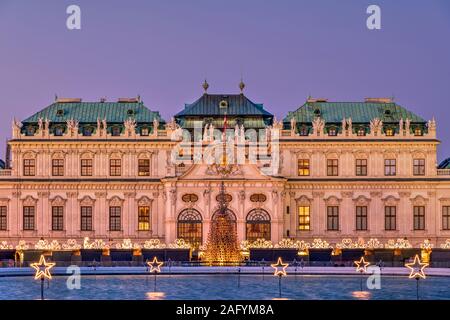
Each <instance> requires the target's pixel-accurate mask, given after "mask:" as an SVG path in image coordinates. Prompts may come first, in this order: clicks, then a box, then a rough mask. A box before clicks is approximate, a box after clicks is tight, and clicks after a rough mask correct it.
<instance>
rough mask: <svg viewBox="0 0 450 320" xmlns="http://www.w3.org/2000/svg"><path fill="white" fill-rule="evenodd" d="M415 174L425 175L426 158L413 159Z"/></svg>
mask: <svg viewBox="0 0 450 320" xmlns="http://www.w3.org/2000/svg"><path fill="white" fill-rule="evenodd" d="M413 174H414V175H415V176H424V175H425V159H414V160H413Z"/></svg>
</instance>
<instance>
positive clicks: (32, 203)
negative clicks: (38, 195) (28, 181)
mask: <svg viewBox="0 0 450 320" xmlns="http://www.w3.org/2000/svg"><path fill="white" fill-rule="evenodd" d="M37 201H38V199H35V198H33V197H32V196H27V197H26V198H24V199H23V201H22V204H23V206H25V207H33V206H35V205H36V203H37Z"/></svg>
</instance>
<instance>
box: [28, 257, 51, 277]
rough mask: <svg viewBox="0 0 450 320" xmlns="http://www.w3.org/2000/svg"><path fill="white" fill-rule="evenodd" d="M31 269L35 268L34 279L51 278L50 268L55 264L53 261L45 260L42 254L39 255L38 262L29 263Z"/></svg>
mask: <svg viewBox="0 0 450 320" xmlns="http://www.w3.org/2000/svg"><path fill="white" fill-rule="evenodd" d="M30 266H31V267H32V268H33V269H35V270H36V274H35V275H34V279H35V280H38V279H45V278H47V279H51V278H52V275H51V273H50V269H51V268H53V267H54V266H55V263H53V262H46V261H45V257H44V255H41V258H40V259H39V262H35V263H32V264H31V265H30Z"/></svg>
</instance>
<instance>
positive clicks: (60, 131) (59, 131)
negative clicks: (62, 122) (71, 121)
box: [55, 127, 64, 137]
mask: <svg viewBox="0 0 450 320" xmlns="http://www.w3.org/2000/svg"><path fill="white" fill-rule="evenodd" d="M63 134H64V128H63V127H56V128H55V136H58V137H59V136H62V135H63Z"/></svg>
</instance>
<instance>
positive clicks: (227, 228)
mask: <svg viewBox="0 0 450 320" xmlns="http://www.w3.org/2000/svg"><path fill="white" fill-rule="evenodd" d="M217 201H218V202H219V211H218V212H217V213H216V215H215V216H216V217H215V219H213V221H212V222H211V227H210V230H209V234H208V239H207V242H206V250H205V253H204V257H205V261H207V262H209V263H210V264H212V265H227V264H236V263H238V262H240V261H241V260H242V256H241V252H240V250H239V245H238V240H237V233H236V227H235V221H234V219H233V217H232V213H231V212H230V211H229V210H228V201H227V195H226V194H225V185H224V183H223V182H222V184H221V188H220V194H219V195H218V197H217Z"/></svg>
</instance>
